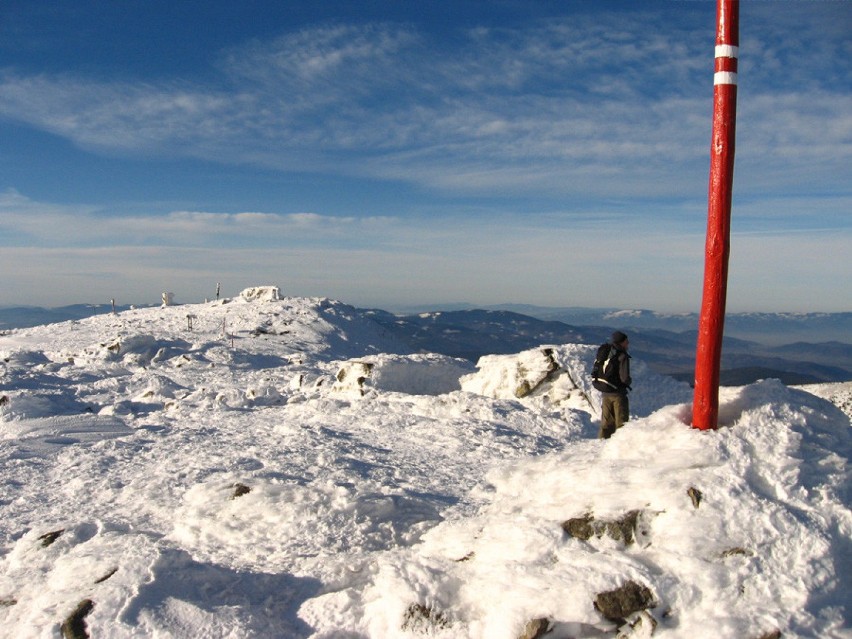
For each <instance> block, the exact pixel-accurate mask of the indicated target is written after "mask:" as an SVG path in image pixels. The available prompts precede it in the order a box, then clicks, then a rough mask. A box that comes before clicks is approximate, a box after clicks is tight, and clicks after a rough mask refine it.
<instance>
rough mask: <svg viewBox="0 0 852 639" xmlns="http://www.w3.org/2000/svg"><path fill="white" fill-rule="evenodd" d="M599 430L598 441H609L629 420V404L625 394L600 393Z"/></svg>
mask: <svg viewBox="0 0 852 639" xmlns="http://www.w3.org/2000/svg"><path fill="white" fill-rule="evenodd" d="M601 398H602V399H601V430H600V432H599V433H598V438H599V439H609V438H610V437H612V434H613V433H614V432H615V431H616V430H618V429H619V428H621V427H622V426H624V422H626V421H627V420H629V419H630V403H629V402H628V401H627V394H626V393H601Z"/></svg>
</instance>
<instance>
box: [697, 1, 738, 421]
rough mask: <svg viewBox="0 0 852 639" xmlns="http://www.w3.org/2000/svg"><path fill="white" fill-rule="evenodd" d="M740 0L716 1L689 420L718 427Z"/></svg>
mask: <svg viewBox="0 0 852 639" xmlns="http://www.w3.org/2000/svg"><path fill="white" fill-rule="evenodd" d="M739 11H740V4H739V0H717V2H716V66H715V73H714V76H713V133H712V139H711V145H710V188H709V194H708V205H707V240H706V245H705V256H704V292H703V296H702V299H701V315H700V318H699V323H698V344H697V348H696V357H695V398H694V403H693V408H692V425H693V427H694V428H699V429H701V430H706V429H708V428H716V427H717V426H718V423H717V422H718V419H719V369H720V366H721V361H722V336H723V334H724V327H725V301H726V296H727V290H728V256H729V253H730V237H731V193H732V187H733V180H734V142H735V137H736V122H737V56H738V53H739V52H738V49H739Z"/></svg>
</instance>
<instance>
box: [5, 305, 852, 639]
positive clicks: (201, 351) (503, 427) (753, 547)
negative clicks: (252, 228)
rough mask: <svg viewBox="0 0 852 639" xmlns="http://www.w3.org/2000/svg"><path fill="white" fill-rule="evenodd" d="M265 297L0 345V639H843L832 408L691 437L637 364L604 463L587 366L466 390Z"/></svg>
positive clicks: (355, 333) (780, 406) (783, 392)
mask: <svg viewBox="0 0 852 639" xmlns="http://www.w3.org/2000/svg"><path fill="white" fill-rule="evenodd" d="M277 297H278V296H277V293H276V291H275V290H273V289H270V288H259V289H255V290H251V291H247V292H245V293H244V295H243V296H241V297H239V298H236V299H234V300H222V301H218V302H213V303H209V304H198V305H184V306H169V307H164V308H156V309H140V310H132V311H127V312H124V313H120V314H118V315H101V316H97V317H92V318H89V319H86V320H81V321H74V322H66V323H62V324H54V325H50V326H45V327H36V328H32V329H23V330H18V331H12V332H10V333H8V334H6V335H4V336H0V375H2V377H0V487H2V491H0V514H2V517H0V628H2V629H3V636H9V637H16V638H25V637H59V636H61V633H62V632H66V633H68V636H72V633H73V631H74V628H72V626H75V624H76V627H77V628H76V631H77V632H78V636H85V634H86V633H88V634H89V635H91V636H92V637H110V638H120V637H233V638H243V637H284V638H289V637H292V638H307V637H314V638H320V637H322V638H325V639H331V638H337V639H360V638H385V637H419V636H429V637H446V638H450V637H452V638H459V637H475V638H487V639H501V638H506V639H515V638H516V637H521V636H527V637H533V636H546V637H548V638H556V637H561V638H566V637H603V636H615V634H616V629H617V628H618V627H619V626H620V627H621V633H622V636H634V637H648V636H651V635H652V634H653V636H655V637H690V638H693V637H714V638H726V637H730V638H737V639H743V638H744V639H749V638H754V639H758V638H760V637H773V636H778V635H776V634H773V633H776V632H780V633H781V634H780V636H783V637H850V636H852V633H850V629H849V626H850V613H852V610H850V607H852V606H850V604H852V594H850V593H852V512H850V501H852V490H851V489H852V483H850V469H849V457H850V450H851V449H852V439H850V422H849V419H850V418H849V412H850V397H852V385H849V384H847V385H829V386H820V387H814V388H807V391H808V392H806V391H805V390H802V389H790V388H786V387H785V386H783V385H781V384H780V383H778V382H776V381H772V380H769V381H765V382H761V383H758V384H754V385H751V386H746V387H742V388H727V389H723V390H722V396H721V409H720V419H721V422H722V427H721V428H720V429H719V430H718V431H714V432H703V433H702V432H699V431H695V430H692V429H690V428H689V427H688V426H687V425H686V422H687V421H688V419H689V415H690V406H689V402H690V400H691V391H690V389H689V388H688V387H687V386H685V385H682V384H679V383H677V382H674V381H673V380H671V379H669V378H665V377H660V376H658V375H655V374H654V373H652V372H651V371H650V370H649V369H648V368H647V367H645V366H644V365H643V363H642V361H641V353H636V354H634V355H635V359H634V360H633V369H634V379H635V383H634V388H635V392H634V394H633V395H632V396H631V409H632V413H633V415H632V417H633V419H632V420H631V422H630V423H629V424H628V425H627V426H626V427H625V428H624V429H622V430H621V431H619V432H618V433H616V435H615V436H614V437H613V438H612V439H610V440H607V441H600V440H597V439H595V433H596V430H597V424H596V421H597V411H596V407H597V405H598V396H597V395H596V393H595V392H594V391H593V390H592V389H591V388H590V387H589V385H588V376H587V373H586V371H587V369H588V368H589V363H590V359H591V357H592V356H593V352H594V348H595V346H594V345H576V344H573V345H571V344H569V345H543V346H542V347H541V348H538V349H533V350H530V351H527V352H524V353H519V354H517V355H512V356H493V357H486V358H483V359H482V360H481V361H480V362H479V364H478V366H476V367H474V366H472V365H471V364H470V363H469V362H465V361H463V360H454V359H451V358H448V357H444V356H438V355H431V354H415V353H410V352H408V351H407V349H406V347H405V346H404V345H402V344H400V343H397V342H396V341H394V340H393V339H392V338H390V337H389V336H388V335H386V334H384V333H383V331H382V330H381V328H380V327H378V326H377V325H376V324H374V323H373V322H372V321H371V320H370V318H369V315H364V314H361V313H360V312H358V311H356V310H355V309H353V308H351V307H349V306H347V305H345V304H341V303H339V302H334V301H330V300H326V299H301V298H285V299H277ZM829 400H831V401H829ZM838 406H841V407H842V408H843V410H841V409H840V408H838ZM844 411H845V412H844ZM615 592H619V593H622V594H625V595H632V597H633V599H634V600H635V601H633V604H634V605H632V606H627V607H626V608H625V607H624V606H625V604H624V602H621V604H622V609H621V610H618V605H616V606H615V609H612V607H611V606H608V603H610V600H612V599H614V595H613V594H612V593H615ZM628 599H629V597H628ZM75 611H76V615H75V614H74V613H75ZM608 617H609V618H608ZM63 624H65V628H64V630H60V627H61V626H62V625H63ZM631 626H632V627H631ZM548 630H549V632H548V634H546V635H543V633H544V632H546V631H548Z"/></svg>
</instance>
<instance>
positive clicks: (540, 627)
mask: <svg viewBox="0 0 852 639" xmlns="http://www.w3.org/2000/svg"><path fill="white" fill-rule="evenodd" d="M548 630H550V621H549V620H547V619H545V618H544V617H540V618H538V619H531V620H530V621H528V622H527V625H526V626H524V631H523V632H522V633H521V634H520V635H518V639H540V638H541V637H543V636H544V635H545V634H546V633H547V631H548Z"/></svg>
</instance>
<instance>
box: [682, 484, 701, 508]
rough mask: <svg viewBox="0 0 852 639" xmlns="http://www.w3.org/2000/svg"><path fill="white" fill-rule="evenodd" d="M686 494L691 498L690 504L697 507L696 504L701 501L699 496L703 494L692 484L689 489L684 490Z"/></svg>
mask: <svg viewBox="0 0 852 639" xmlns="http://www.w3.org/2000/svg"><path fill="white" fill-rule="evenodd" d="M686 494H687V495H689V498H690V499H691V500H692V505H693V506H694V507H695V508H698V505H699V504H700V503H701V498H702V497H703V496H704V495H703V494H702V493H701V491H700V490H698V489H697V488H695V487H694V486H690V487H689V490H687V491H686Z"/></svg>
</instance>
